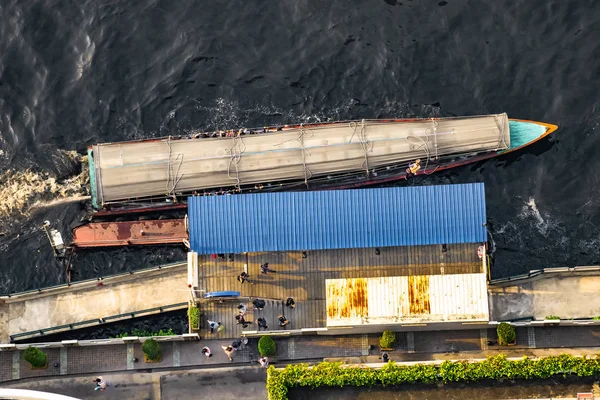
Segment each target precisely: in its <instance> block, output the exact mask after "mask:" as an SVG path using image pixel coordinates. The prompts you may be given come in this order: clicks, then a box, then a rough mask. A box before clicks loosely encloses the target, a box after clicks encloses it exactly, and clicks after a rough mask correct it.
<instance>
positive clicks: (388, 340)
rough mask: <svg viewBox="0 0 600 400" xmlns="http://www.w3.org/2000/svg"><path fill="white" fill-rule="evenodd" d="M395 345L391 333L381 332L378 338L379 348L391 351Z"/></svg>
mask: <svg viewBox="0 0 600 400" xmlns="http://www.w3.org/2000/svg"><path fill="white" fill-rule="evenodd" d="M395 345H396V334H395V333H394V332H392V331H383V334H382V335H381V337H380V338H379V346H380V347H384V348H387V349H393V348H394V346H395Z"/></svg>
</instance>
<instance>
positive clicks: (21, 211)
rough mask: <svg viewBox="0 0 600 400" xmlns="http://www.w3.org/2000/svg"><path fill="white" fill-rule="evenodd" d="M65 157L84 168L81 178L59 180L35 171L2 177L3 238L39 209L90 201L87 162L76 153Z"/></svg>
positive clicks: (0, 217)
mask: <svg viewBox="0 0 600 400" xmlns="http://www.w3.org/2000/svg"><path fill="white" fill-rule="evenodd" d="M62 153H63V155H64V156H65V157H69V158H72V159H73V160H76V161H77V162H78V163H79V164H80V165H81V166H82V168H81V169H80V172H79V173H78V174H77V175H73V176H70V177H67V178H66V179H58V178H57V176H56V175H55V174H54V173H51V172H45V171H35V170H33V169H31V168H28V169H25V170H22V171H19V170H14V169H9V170H6V171H4V172H3V173H2V174H1V175H0V223H1V225H0V226H1V227H0V234H5V233H6V232H7V231H9V230H10V227H11V226H13V225H14V224H15V223H17V222H19V221H20V220H22V219H23V218H26V217H28V216H29V215H30V214H31V212H32V211H34V210H36V209H39V208H43V207H50V206H54V205H58V204H63V203H70V202H74V201H83V200H86V199H88V198H89V196H87V184H88V181H89V176H88V171H87V162H86V160H85V159H84V158H82V157H80V156H79V155H78V154H77V153H76V152H62Z"/></svg>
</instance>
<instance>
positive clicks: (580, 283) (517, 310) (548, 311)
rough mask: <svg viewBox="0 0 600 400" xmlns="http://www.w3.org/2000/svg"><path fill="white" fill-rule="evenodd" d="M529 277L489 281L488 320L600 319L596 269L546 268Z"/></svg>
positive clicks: (599, 280)
mask: <svg viewBox="0 0 600 400" xmlns="http://www.w3.org/2000/svg"><path fill="white" fill-rule="evenodd" d="M529 275H530V276H531V277H527V276H525V277H523V278H520V279H519V278H517V279H510V280H509V279H503V280H499V281H500V282H498V281H496V282H494V281H492V282H491V284H490V285H489V287H488V296H489V305H490V320H492V321H511V320H525V319H533V320H544V319H545V318H546V317H555V319H557V318H556V317H558V318H560V319H561V320H563V321H562V323H564V322H566V321H565V320H571V319H584V318H589V319H591V318H598V317H600V267H598V266H591V267H575V268H549V269H545V270H540V271H532V272H531V273H530V274H529Z"/></svg>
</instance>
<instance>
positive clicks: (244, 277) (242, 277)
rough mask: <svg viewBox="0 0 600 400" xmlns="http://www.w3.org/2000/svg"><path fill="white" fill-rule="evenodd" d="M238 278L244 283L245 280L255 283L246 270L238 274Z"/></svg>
mask: <svg viewBox="0 0 600 400" xmlns="http://www.w3.org/2000/svg"><path fill="white" fill-rule="evenodd" d="M237 280H238V281H239V282H242V284H244V282H248V283H249V284H251V285H254V282H252V281H251V280H250V275H248V274H247V273H246V272H245V271H244V272H242V273H241V274H239V275H238V277H237Z"/></svg>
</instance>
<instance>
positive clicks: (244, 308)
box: [237, 304, 246, 315]
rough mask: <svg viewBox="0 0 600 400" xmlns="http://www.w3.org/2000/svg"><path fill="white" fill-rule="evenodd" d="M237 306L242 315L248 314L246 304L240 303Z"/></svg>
mask: <svg viewBox="0 0 600 400" xmlns="http://www.w3.org/2000/svg"><path fill="white" fill-rule="evenodd" d="M237 308H238V312H239V313H240V315H244V314H246V306H245V305H244V304H240V305H239V306H237Z"/></svg>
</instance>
